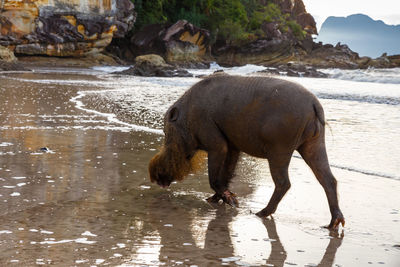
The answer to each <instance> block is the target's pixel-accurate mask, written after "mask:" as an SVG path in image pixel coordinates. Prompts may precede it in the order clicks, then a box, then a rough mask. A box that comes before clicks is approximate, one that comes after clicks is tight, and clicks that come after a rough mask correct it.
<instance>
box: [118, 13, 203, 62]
mask: <svg viewBox="0 0 400 267" xmlns="http://www.w3.org/2000/svg"><path fill="white" fill-rule="evenodd" d="M117 42H118V43H119V44H121V43H123V41H117ZM209 42H210V33H209V32H208V31H207V30H204V29H200V28H198V27H196V26H194V25H193V24H191V23H189V22H187V21H186V20H179V21H177V22H176V23H175V24H172V25H171V24H152V25H147V26H145V27H143V28H142V29H141V30H140V31H138V32H136V33H135V34H134V35H133V36H132V38H131V39H130V42H129V44H125V47H124V48H123V50H125V51H120V49H121V48H110V49H111V50H112V51H118V50H119V51H118V54H124V55H130V56H131V58H128V60H129V59H130V60H131V61H132V60H133V58H134V57H136V56H140V55H144V54H148V53H153V54H157V55H160V56H162V57H163V58H164V59H165V60H166V61H167V62H168V63H169V64H174V65H181V64H188V63H197V62H208V61H209V53H210V47H209ZM117 45H118V44H117ZM115 46H116V45H115ZM126 50H129V52H127V51H126Z"/></svg>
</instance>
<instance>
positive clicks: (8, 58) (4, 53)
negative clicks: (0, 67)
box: [0, 45, 17, 62]
mask: <svg viewBox="0 0 400 267" xmlns="http://www.w3.org/2000/svg"><path fill="white" fill-rule="evenodd" d="M0 60H2V61H5V62H16V61H17V58H16V57H15V55H14V53H13V52H12V51H10V50H9V49H8V48H7V47H4V46H1V45H0Z"/></svg>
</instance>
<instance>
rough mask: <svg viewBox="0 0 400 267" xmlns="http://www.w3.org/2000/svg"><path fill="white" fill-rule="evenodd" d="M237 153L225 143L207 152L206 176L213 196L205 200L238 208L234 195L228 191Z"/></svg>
mask: <svg viewBox="0 0 400 267" xmlns="http://www.w3.org/2000/svg"><path fill="white" fill-rule="evenodd" d="M238 158H239V151H238V150H236V149H235V148H233V147H230V146H228V145H227V144H226V142H223V143H221V144H220V145H219V146H216V147H215V148H214V149H213V150H210V151H208V176H209V181H210V186H211V188H212V189H213V190H214V191H215V194H214V195H213V196H212V197H210V198H208V199H207V200H208V201H209V202H212V203H217V202H218V201H219V200H220V199H222V200H223V201H224V202H225V203H227V204H229V205H232V206H238V204H239V203H238V201H237V199H236V196H235V194H233V193H232V192H230V191H229V190H228V187H229V182H230V180H231V179H232V177H233V172H234V171H235V167H236V163H237V161H238Z"/></svg>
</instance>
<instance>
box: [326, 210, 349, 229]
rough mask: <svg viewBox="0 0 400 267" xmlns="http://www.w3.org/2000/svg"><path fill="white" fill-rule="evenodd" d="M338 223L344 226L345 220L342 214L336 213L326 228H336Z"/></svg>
mask: <svg viewBox="0 0 400 267" xmlns="http://www.w3.org/2000/svg"><path fill="white" fill-rule="evenodd" d="M340 224H342V226H343V227H344V224H345V221H344V217H343V215H342V214H338V215H337V216H335V217H334V218H332V220H331V223H330V224H329V225H328V226H327V227H326V228H328V229H331V230H337V229H338V228H339V225H340Z"/></svg>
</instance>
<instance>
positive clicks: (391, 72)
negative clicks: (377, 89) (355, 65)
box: [320, 68, 400, 84]
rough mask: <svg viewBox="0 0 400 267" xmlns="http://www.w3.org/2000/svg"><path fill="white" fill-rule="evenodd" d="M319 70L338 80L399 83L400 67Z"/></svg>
mask: <svg viewBox="0 0 400 267" xmlns="http://www.w3.org/2000/svg"><path fill="white" fill-rule="evenodd" d="M320 71H321V72H324V73H326V74H328V75H329V77H330V78H333V79H339V80H347V81H357V82H372V83H391V84H400V68H393V69H374V68H369V69H365V70H361V69H356V70H342V69H321V70H320Z"/></svg>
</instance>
